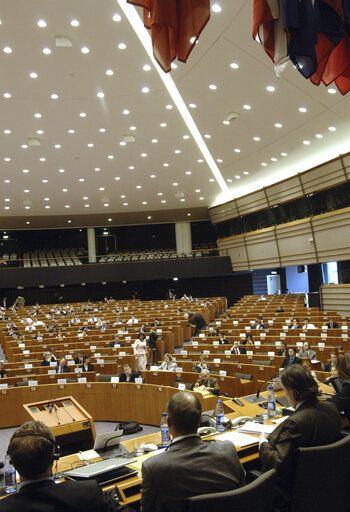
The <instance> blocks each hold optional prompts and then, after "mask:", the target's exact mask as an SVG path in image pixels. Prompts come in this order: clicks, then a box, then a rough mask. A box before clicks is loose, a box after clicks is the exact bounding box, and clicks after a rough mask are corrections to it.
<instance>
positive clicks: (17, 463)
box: [0, 421, 130, 512]
mask: <svg viewBox="0 0 350 512" xmlns="http://www.w3.org/2000/svg"><path fill="white" fill-rule="evenodd" d="M8 453H9V455H10V457H11V461H12V463H13V465H14V467H15V469H16V470H17V471H18V473H19V476H20V480H21V483H20V484H19V488H18V492H17V493H14V494H12V495H11V496H9V497H7V498H5V499H2V500H0V511H1V512H13V511H20V512H33V511H44V510H45V511H50V512H63V511H64V512H86V511H87V510H88V511H89V512H116V511H119V510H120V511H122V510H125V511H129V510H130V509H128V507H121V506H120V505H119V504H117V502H116V501H114V500H113V499H112V498H111V496H110V494H108V493H103V492H102V489H101V487H100V486H99V485H98V483H97V481H96V480H88V481H84V482H72V481H67V482H63V483H60V484H59V485H57V484H56V483H55V482H54V480H53V475H52V466H53V463H54V460H55V459H56V458H57V445H56V441H55V438H54V436H53V434H52V432H51V430H50V429H49V427H47V426H46V425H44V423H42V422H41V421H28V422H27V423H24V424H23V425H22V426H21V427H19V428H18V429H17V430H16V431H15V433H14V434H13V435H12V437H11V440H10V444H9V447H8Z"/></svg>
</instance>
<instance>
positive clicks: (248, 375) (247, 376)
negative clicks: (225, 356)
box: [234, 372, 253, 380]
mask: <svg viewBox="0 0 350 512" xmlns="http://www.w3.org/2000/svg"><path fill="white" fill-rule="evenodd" d="M234 376H235V377H236V379H243V380H253V374H252V373H240V372H236V373H235V375H234Z"/></svg>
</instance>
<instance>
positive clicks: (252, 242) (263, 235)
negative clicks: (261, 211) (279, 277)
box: [245, 228, 280, 269]
mask: <svg viewBox="0 0 350 512" xmlns="http://www.w3.org/2000/svg"><path fill="white" fill-rule="evenodd" d="M245 239H246V245H247V251H248V259H249V262H250V268H254V269H258V268H270V267H279V266H280V260H279V256H278V250H277V245H276V240H275V233H274V228H266V229H261V230H259V231H255V232H253V233H248V234H246V238H245Z"/></svg>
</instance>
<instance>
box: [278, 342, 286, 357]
mask: <svg viewBox="0 0 350 512" xmlns="http://www.w3.org/2000/svg"><path fill="white" fill-rule="evenodd" d="M277 355H278V356H284V357H287V356H288V345H287V342H286V341H281V348H280V349H279V350H278V352H277Z"/></svg>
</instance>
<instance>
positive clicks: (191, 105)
mask: <svg viewBox="0 0 350 512" xmlns="http://www.w3.org/2000/svg"><path fill="white" fill-rule="evenodd" d="M188 106H189V107H190V108H197V105H196V104H195V103H189V105H188Z"/></svg>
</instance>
